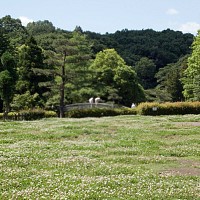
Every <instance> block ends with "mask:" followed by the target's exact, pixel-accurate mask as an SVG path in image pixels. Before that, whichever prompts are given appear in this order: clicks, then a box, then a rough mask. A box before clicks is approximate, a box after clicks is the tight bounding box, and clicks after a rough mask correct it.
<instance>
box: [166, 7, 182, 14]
mask: <svg viewBox="0 0 200 200" xmlns="http://www.w3.org/2000/svg"><path fill="white" fill-rule="evenodd" d="M166 13H167V14H168V15H177V14H179V11H178V10H176V9H174V8H170V9H169V10H167V12H166Z"/></svg>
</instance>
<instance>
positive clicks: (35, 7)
mask: <svg viewBox="0 0 200 200" xmlns="http://www.w3.org/2000/svg"><path fill="white" fill-rule="evenodd" d="M5 15H11V17H13V18H20V19H21V21H22V22H23V25H26V23H27V22H30V21H38V20H49V21H51V22H52V23H53V24H54V26H56V27H58V28H61V29H65V30H69V31H71V30H74V28H75V27H76V26H81V27H82V29H83V30H84V31H87V30H89V31H94V32H97V33H106V32H108V33H114V32H115V31H117V30H122V29H129V30H141V29H148V28H151V29H154V30H156V31H162V30H165V29H167V28H170V29H173V30H180V31H183V32H184V33H187V32H190V33H193V34H195V35H196V33H197V30H198V29H200V0H3V1H2V2H1V7H0V18H1V17H4V16H5Z"/></svg>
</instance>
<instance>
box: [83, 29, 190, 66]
mask: <svg viewBox="0 0 200 200" xmlns="http://www.w3.org/2000/svg"><path fill="white" fill-rule="evenodd" d="M86 33H87V35H88V36H89V37H90V38H91V39H92V40H93V41H94V44H96V45H97V46H95V47H96V48H95V47H94V52H95V54H96V53H98V52H99V51H102V50H103V49H106V48H114V49H115V50H116V51H117V52H118V53H119V55H120V56H121V57H122V58H123V59H124V60H125V62H126V63H127V65H130V66H134V65H135V63H136V62H137V61H139V60H140V59H141V58H142V57H148V58H149V59H152V60H153V62H154V63H155V65H156V69H159V68H161V67H164V66H166V65H167V64H169V63H174V62H176V61H177V60H178V59H179V58H180V57H181V56H183V55H186V54H188V53H190V48H189V47H190V45H191V44H192V41H193V35H192V34H183V33H182V32H180V31H173V30H170V29H167V30H164V31H161V32H157V31H154V30H152V29H147V30H127V29H125V30H122V31H116V32H115V33H112V34H105V35H100V34H99V33H93V32H86Z"/></svg>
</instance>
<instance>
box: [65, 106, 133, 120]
mask: <svg viewBox="0 0 200 200" xmlns="http://www.w3.org/2000/svg"><path fill="white" fill-rule="evenodd" d="M135 114H137V113H136V110H135V109H129V108H116V109H108V108H104V109H103V108H94V109H82V110H71V111H69V112H66V115H65V116H66V117H74V118H81V117H105V116H117V115H135Z"/></svg>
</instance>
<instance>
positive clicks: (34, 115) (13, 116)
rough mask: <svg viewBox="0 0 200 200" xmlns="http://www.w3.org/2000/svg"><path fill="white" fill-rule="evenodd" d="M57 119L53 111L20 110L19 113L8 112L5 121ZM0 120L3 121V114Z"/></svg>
mask: <svg viewBox="0 0 200 200" xmlns="http://www.w3.org/2000/svg"><path fill="white" fill-rule="evenodd" d="M50 117H57V113H56V112H54V111H45V110H41V109H33V110H22V111H20V112H18V113H17V112H9V113H8V115H7V118H6V120H36V119H42V118H50ZM0 120H4V113H0Z"/></svg>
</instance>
